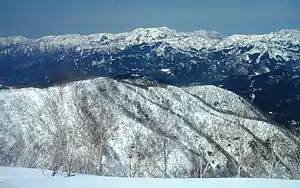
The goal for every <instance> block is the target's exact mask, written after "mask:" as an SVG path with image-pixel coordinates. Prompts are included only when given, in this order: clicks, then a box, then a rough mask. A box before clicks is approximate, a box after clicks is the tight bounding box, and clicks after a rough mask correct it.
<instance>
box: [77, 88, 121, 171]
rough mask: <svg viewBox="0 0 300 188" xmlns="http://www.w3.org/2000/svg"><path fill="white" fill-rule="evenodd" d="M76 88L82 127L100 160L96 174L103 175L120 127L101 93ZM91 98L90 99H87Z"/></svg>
mask: <svg viewBox="0 0 300 188" xmlns="http://www.w3.org/2000/svg"><path fill="white" fill-rule="evenodd" d="M80 88H82V87H77V88H75V95H76V99H77V102H76V109H77V113H78V116H79V119H80V121H81V126H82V127H83V130H84V132H85V133H86V134H87V139H88V143H89V146H90V147H91V148H90V149H91V151H94V153H95V154H96V156H97V158H98V160H97V161H98V163H97V164H98V169H97V172H96V174H97V175H103V173H104V172H103V170H104V169H103V168H104V164H103V159H104V154H105V151H106V149H107V146H108V144H109V143H110V141H112V140H113V139H114V138H115V137H116V132H117V129H118V126H117V125H116V123H115V120H114V116H113V112H112V110H113V109H112V108H110V107H109V104H108V103H107V102H106V101H105V100H104V99H103V97H102V96H101V95H100V92H99V91H97V90H96V91H94V92H88V91H84V90H81V89H80ZM87 96H89V97H87Z"/></svg>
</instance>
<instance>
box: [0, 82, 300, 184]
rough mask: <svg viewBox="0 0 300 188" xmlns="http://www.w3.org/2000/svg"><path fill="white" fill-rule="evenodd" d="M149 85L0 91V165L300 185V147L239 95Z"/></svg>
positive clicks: (97, 84) (105, 84) (84, 85)
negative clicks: (266, 179) (290, 180)
mask: <svg viewBox="0 0 300 188" xmlns="http://www.w3.org/2000/svg"><path fill="white" fill-rule="evenodd" d="M147 84H149V83H147ZM147 84H145V83H144V81H143V80H134V81H132V80H129V79H128V80H113V79H109V78H97V79H92V80H86V81H79V82H73V83H69V84H66V85H63V86H56V87H50V88H47V89H36V88H24V89H7V90H2V91H0V125H1V126H0V128H1V129H0V139H1V141H0V144H1V145H0V151H1V155H0V165H12V166H16V165H21V166H25V167H39V168H49V169H53V170H66V171H72V172H83V173H84V172H87V173H95V174H100V175H112V176H131V177H236V176H241V177H273V178H300V161H299V160H300V148H299V147H300V144H299V143H300V141H299V138H297V137H296V136H294V135H292V134H291V133H290V132H287V131H285V130H284V129H282V128H279V127H277V126H275V125H273V124H270V123H268V122H267V119H266V118H265V117H264V116H263V115H262V114H261V113H260V112H259V111H257V110H256V109H255V108H254V107H253V106H252V105H251V104H249V103H248V102H247V101H244V100H243V99H241V98H240V97H239V96H237V95H236V94H234V93H232V92H230V91H227V90H224V89H221V88H217V87H215V86H190V87H175V86H163V85H157V84H153V83H152V86H149V85H148V86H147Z"/></svg>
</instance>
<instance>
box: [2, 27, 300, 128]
mask: <svg viewBox="0 0 300 188" xmlns="http://www.w3.org/2000/svg"><path fill="white" fill-rule="evenodd" d="M299 75H300V31H299V30H292V29H289V30H280V31H277V32H273V33H268V34H262V35H232V36H222V35H221V34H219V33H217V32H213V31H195V32H188V33H184V32H178V31H175V30H172V29H169V28H167V27H159V28H139V29H136V30H133V31H132V32H126V33H119V34H110V33H100V34H92V35H86V36H84V35H62V36H46V37H42V38H38V39H28V38H24V37H8V38H0V84H1V85H2V86H1V87H3V88H5V87H8V86H15V87H26V86H35V87H46V86H49V85H53V84H57V83H65V82H69V81H73V80H81V79H86V78H89V77H99V76H109V77H117V78H121V79H123V78H133V77H144V76H146V77H149V78H151V79H153V80H155V81H157V82H159V83H164V84H171V85H177V86H182V85H199V84H201V85H203V84H212V85H217V86H220V87H223V88H225V89H228V90H230V91H233V92H235V93H237V94H239V95H241V96H243V97H244V98H247V99H248V100H249V101H252V102H253V103H254V104H255V105H256V106H258V107H259V108H260V109H261V110H263V112H264V113H265V114H269V115H270V116H271V117H272V118H273V119H274V120H275V121H276V122H277V123H279V124H283V125H285V126H287V127H288V128H290V129H299V128H300V77H299Z"/></svg>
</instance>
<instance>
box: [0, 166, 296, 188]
mask: <svg viewBox="0 0 300 188" xmlns="http://www.w3.org/2000/svg"><path fill="white" fill-rule="evenodd" d="M220 185H222V187H224V188H282V187H285V188H298V187H299V185H300V181H299V180H275V179H212V178H210V179H149V178H148V179H146V178H143V179H142V178H113V177H99V176H89V175H81V174H78V175H76V176H73V177H67V178H66V177H49V176H44V175H42V173H41V170H39V169H25V168H6V167H0V186H1V188H41V187H43V188H57V187H64V188H77V187H78V188H82V187H89V188H94V187H95V188H96V187H99V186H101V187H104V188H106V187H111V188H118V187H120V188H127V187H128V188H141V187H144V188H157V187H165V188H189V187H190V188H194V187H201V188H218V187H220Z"/></svg>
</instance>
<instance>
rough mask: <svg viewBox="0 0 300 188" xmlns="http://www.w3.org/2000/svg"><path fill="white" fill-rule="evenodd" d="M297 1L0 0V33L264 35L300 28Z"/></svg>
mask: <svg viewBox="0 0 300 188" xmlns="http://www.w3.org/2000/svg"><path fill="white" fill-rule="evenodd" d="M299 7H300V0H205V1H204V0H0V36H16V35H21V36H26V37H39V36H44V35H52V34H69V33H80V34H89V33H99V32H112V33H118V32H124V31H130V30H133V29H134V28H138V27H158V26H167V27H170V28H173V29H176V30H179V31H194V30H201V29H205V30H215V31H218V32H220V33H222V34H224V35H227V34H233V33H266V32H271V31H277V30H279V29H282V28H300V11H299V10H300V8H299Z"/></svg>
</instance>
